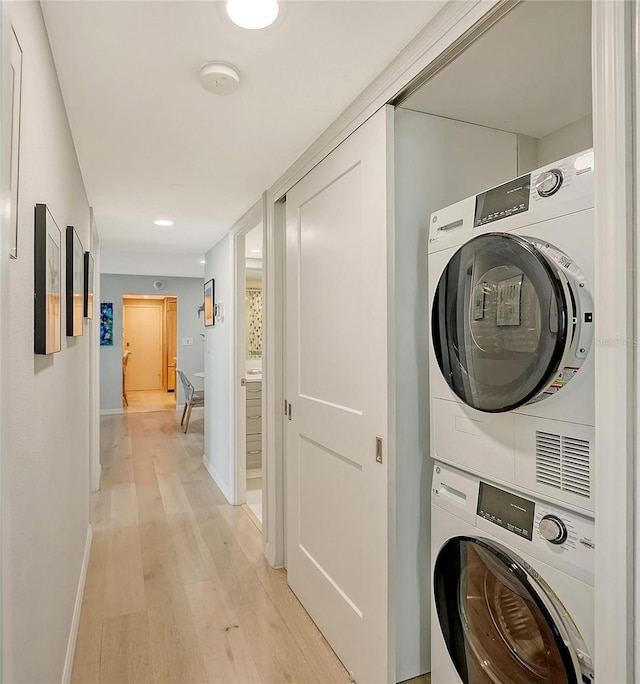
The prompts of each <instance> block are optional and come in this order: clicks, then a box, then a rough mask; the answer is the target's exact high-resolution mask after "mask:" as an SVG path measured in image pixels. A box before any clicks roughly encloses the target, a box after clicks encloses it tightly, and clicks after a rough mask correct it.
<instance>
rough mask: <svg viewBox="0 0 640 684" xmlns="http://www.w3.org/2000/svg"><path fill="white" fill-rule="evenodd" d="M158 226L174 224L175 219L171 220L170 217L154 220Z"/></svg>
mask: <svg viewBox="0 0 640 684" xmlns="http://www.w3.org/2000/svg"><path fill="white" fill-rule="evenodd" d="M154 223H155V224H156V226H172V225H173V221H169V219H158V220H157V221H154Z"/></svg>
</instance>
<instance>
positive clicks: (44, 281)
mask: <svg viewBox="0 0 640 684" xmlns="http://www.w3.org/2000/svg"><path fill="white" fill-rule="evenodd" d="M61 250H62V233H61V232H60V228H58V225H57V223H56V222H55V221H54V219H53V216H52V215H51V212H50V211H49V209H48V208H47V205H46V204H36V206H35V226H34V352H35V353H36V354H53V353H54V352H59V351H60V349H61V348H62V324H61V308H62V301H61V299H62V286H61V282H62V277H61V276H62V273H61V258H60V255H61Z"/></svg>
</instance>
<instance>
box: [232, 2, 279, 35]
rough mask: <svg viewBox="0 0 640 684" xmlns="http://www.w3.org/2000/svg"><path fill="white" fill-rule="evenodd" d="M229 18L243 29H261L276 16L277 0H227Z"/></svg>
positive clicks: (269, 23)
mask: <svg viewBox="0 0 640 684" xmlns="http://www.w3.org/2000/svg"><path fill="white" fill-rule="evenodd" d="M227 14H228V15H229V19H231V21H232V22H233V23H234V24H236V25H237V26H240V28H245V29H261V28H266V27H267V26H270V25H271V24H273V22H274V21H275V20H276V19H277V18H278V2H277V0H227Z"/></svg>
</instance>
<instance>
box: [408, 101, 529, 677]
mask: <svg viewBox="0 0 640 684" xmlns="http://www.w3.org/2000/svg"><path fill="white" fill-rule="evenodd" d="M395 166H396V169H395V178H396V182H395V206H396V211H395V222H396V235H395V273H396V280H395V288H396V295H395V303H394V309H395V329H396V332H395V335H396V359H395V366H396V396H395V413H396V453H397V464H396V558H397V568H396V594H397V616H396V622H397V628H396V649H397V650H396V663H397V669H396V681H399V682H400V681H404V680H405V679H408V678H410V677H415V676H417V675H419V674H421V673H424V672H428V671H429V669H430V662H429V651H430V641H429V635H430V610H431V608H430V560H429V558H430V518H431V516H430V501H431V493H430V488H431V470H432V467H433V462H432V461H431V459H430V458H429V456H430V450H429V403H428V380H429V378H428V367H429V359H428V349H429V339H428V325H429V301H428V296H427V292H428V273H427V267H428V254H427V244H428V234H429V217H430V214H431V213H432V212H433V211H436V210H438V209H441V208H442V207H445V206H447V205H449V204H452V203H454V202H457V201H459V200H461V199H464V198H465V197H468V196H470V195H473V194H475V193H477V192H481V191H482V190H484V189H486V188H489V187H491V186H493V185H497V184H499V183H501V182H503V181H506V180H509V179H510V178H512V177H515V176H517V136H516V135H514V134H512V133H504V132H502V131H494V130H492V129H489V128H483V127H482V126H474V125H472V124H467V123H462V122H458V121H453V120H451V119H444V118H440V117H436V116H431V115H429V114H422V113H419V112H413V111H409V110H404V109H398V110H396V116H395Z"/></svg>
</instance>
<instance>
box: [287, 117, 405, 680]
mask: <svg viewBox="0 0 640 684" xmlns="http://www.w3.org/2000/svg"><path fill="white" fill-rule="evenodd" d="M391 117H392V110H391V108H387V107H385V108H383V109H382V110H380V111H379V112H378V113H377V114H375V115H374V116H373V117H372V118H371V119H370V120H369V121H367V122H366V123H365V124H364V125H363V126H361V127H360V128H359V129H358V130H357V131H356V132H355V133H354V134H353V135H351V136H350V137H349V138H348V139H347V140H346V141H345V142H344V143H342V144H341V145H340V146H339V147H338V148H337V149H336V150H335V151H334V152H332V153H331V155H330V156H329V157H327V158H326V159H325V160H323V161H322V162H321V163H320V164H319V165H318V166H316V167H315V168H314V169H313V170H312V171H311V172H310V173H309V174H308V175H307V176H305V177H304V178H303V179H302V180H301V181H300V182H299V183H298V184H297V185H296V186H295V187H294V188H293V189H292V190H291V191H290V192H289V193H287V202H286V207H287V208H286V212H287V213H286V221H287V282H286V287H287V306H286V315H287V326H286V330H287V362H286V397H287V399H288V401H290V402H291V421H286V424H287V434H286V470H287V494H286V505H287V508H286V512H287V513H286V514H287V570H288V579H289V584H290V586H291V588H292V589H293V591H294V592H295V593H296V595H297V596H298V598H299V599H300V600H301V602H302V604H303V605H304V607H305V608H306V610H307V611H308V612H309V614H310V615H311V617H312V618H313V620H314V621H315V622H316V624H317V625H318V627H319V628H320V629H321V631H322V632H323V634H324V635H325V637H326V639H327V640H328V642H329V643H330V644H331V647H332V648H333V649H334V650H335V652H336V653H337V654H338V656H339V657H340V659H341V660H342V662H343V663H344V664H345V666H346V667H347V669H348V670H349V671H350V672H351V673H352V675H353V677H354V678H355V680H356V681H357V682H361V683H362V684H365V683H366V684H375V683H377V682H386V681H389V680H390V679H391V678H392V677H393V676H394V673H392V672H391V669H392V668H393V662H392V661H393V658H390V657H389V653H390V644H391V641H392V639H390V634H389V626H388V623H389V596H388V584H389V573H388V566H389V557H388V556H389V552H388V536H389V526H390V523H389V511H388V506H389V499H388V491H389V478H388V460H387V449H386V445H387V431H388V428H387V405H388V403H387V402H388V394H387V305H386V302H387V234H388V233H387V228H388V227H387V197H388V186H387V183H388V178H390V177H391V174H390V164H391V163H392V154H393V149H392V143H391V142H390V141H391V140H392V119H391ZM377 440H380V444H381V446H382V448H381V451H379V452H378V455H379V458H380V460H381V462H378V461H377V460H376V455H377Z"/></svg>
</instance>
